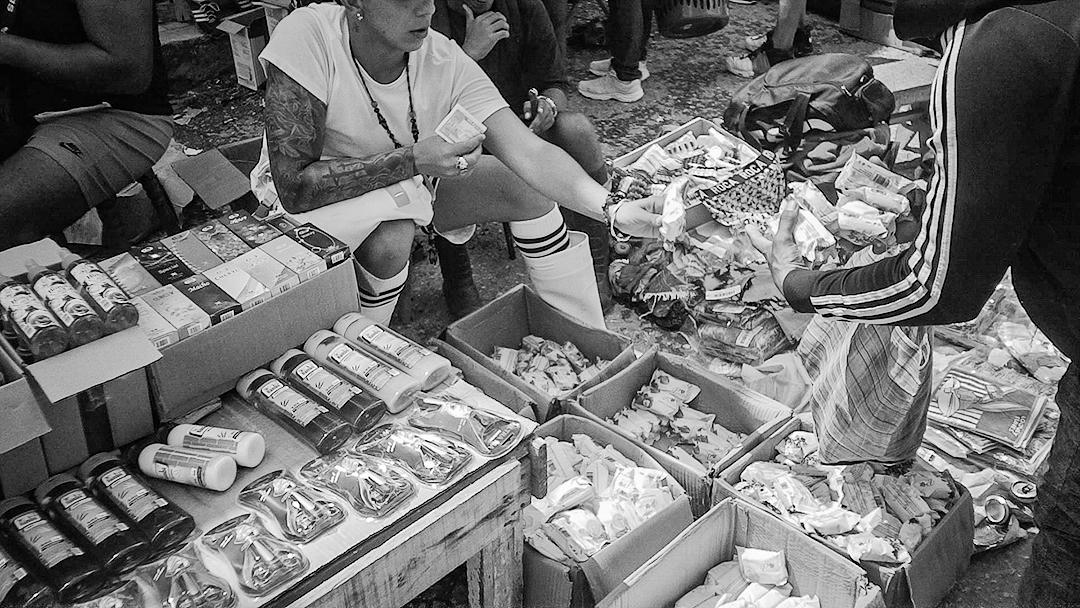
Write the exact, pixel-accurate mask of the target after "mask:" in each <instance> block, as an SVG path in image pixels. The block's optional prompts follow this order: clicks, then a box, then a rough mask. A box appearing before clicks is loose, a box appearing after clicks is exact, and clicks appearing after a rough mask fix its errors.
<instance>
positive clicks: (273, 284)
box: [232, 249, 300, 298]
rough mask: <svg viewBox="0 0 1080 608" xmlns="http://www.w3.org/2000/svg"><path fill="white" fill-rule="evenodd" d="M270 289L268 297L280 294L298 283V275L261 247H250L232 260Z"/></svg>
mask: <svg viewBox="0 0 1080 608" xmlns="http://www.w3.org/2000/svg"><path fill="white" fill-rule="evenodd" d="M232 264H234V265H236V267H237V268H240V269H242V270H244V271H245V272H247V273H248V274H250V275H251V276H252V277H254V278H255V280H256V281H258V282H260V283H262V284H263V285H265V286H266V288H267V289H269V290H270V297H271V298H272V297H274V296H276V295H280V294H283V293H285V292H286V291H288V290H290V289H292V288H293V287H296V286H297V285H299V284H300V277H299V276H298V275H297V274H296V273H295V272H293V271H291V270H289V269H288V268H286V267H285V265H284V264H282V263H281V262H279V261H277V260H275V259H274V258H272V257H270V255H269V254H268V253H266V252H265V251H263V250H262V249H252V250H251V251H249V252H247V253H245V254H244V255H242V256H240V257H238V258H236V259H235V260H233V261H232Z"/></svg>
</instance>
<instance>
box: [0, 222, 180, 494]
mask: <svg viewBox="0 0 1080 608" xmlns="http://www.w3.org/2000/svg"><path fill="white" fill-rule="evenodd" d="M61 253H62V252H61V250H60V247H59V246H58V245H57V244H56V243H55V242H53V241H51V240H48V239H46V240H42V241H37V242H35V243H30V244H27V245H22V246H19V247H14V248H12V249H8V250H6V251H2V252H0V274H4V275H7V276H13V277H16V278H25V268H26V264H25V262H26V260H28V259H34V260H36V261H37V262H38V263H39V264H41V265H43V266H47V267H49V268H52V269H59V268H60V256H61ZM0 342H3V343H4V344H2V345H0V348H2V349H3V350H4V355H0V359H4V360H5V361H6V362H5V363H0V365H2V366H4V372H5V373H4V375H5V377H7V376H10V377H12V378H14V380H13V381H12V382H9V383H7V384H5V385H3V386H0V453H5V452H8V451H9V450H11V449H14V448H19V447H22V446H24V445H25V444H26V443H27V442H28V441H31V440H34V439H37V438H39V437H40V438H41V446H42V449H43V451H44V456H45V460H46V462H47V465H48V471H49V472H50V473H58V472H60V471H63V470H65V469H67V468H70V467H72V466H75V465H77V464H79V462H82V460H83V459H85V458H86V456H87V455H88V446H87V440H88V437H87V435H86V431H85V430H84V428H83V415H84V414H85V413H94V414H96V415H98V416H99V417H100V416H101V414H102V412H101V410H100V409H99V408H100V407H102V405H103V404H104V407H105V408H106V410H105V412H104V413H105V414H106V415H107V418H108V420H109V421H110V422H111V423H113V426H115V427H116V428H115V429H113V432H111V433H110V437H108V438H105V437H90V438H89V439H90V441H91V442H93V441H94V440H98V441H102V442H105V443H102V444H99V445H106V446H108V447H109V449H111V448H112V447H115V446H119V445H122V444H123V443H127V442H130V441H132V440H134V439H136V438H138V437H140V436H142V435H145V434H148V433H150V432H153V412H152V409H151V405H150V401H149V390H148V387H147V380H146V374H145V368H146V367H147V366H148V365H150V364H152V363H153V362H154V361H157V360H158V359H159V358H160V357H161V354H160V353H159V352H158V351H157V349H156V348H154V346H153V345H152V344H151V343H150V341H149V340H147V339H146V337H145V336H144V335H143V334H142V332H141V331H140V330H139V329H138V328H135V327H133V328H130V329H127V330H124V331H121V332H118V333H115V334H111V335H108V336H105V337H103V338H101V339H100V340H96V341H94V342H91V343H89V344H84V345H82V346H79V347H77V348H73V349H71V350H68V351H66V352H63V353H60V354H59V355H56V356H53V357H50V358H48V359H44V360H42V361H38V362H35V363H30V364H26V363H25V362H23V361H22V360H21V359H20V358H19V357H18V355H17V354H16V353H15V350H14V348H13V346H12V345H10V344H7V343H6V341H5V340H2V339H0ZM140 383H141V387H140ZM111 395H115V397H111V398H110V396H111ZM140 395H141V396H142V397H141V398H140ZM91 410H92V411H91ZM30 451H33V450H32V449H28V448H22V452H23V453H24V455H28V456H29V454H28V452H30Z"/></svg>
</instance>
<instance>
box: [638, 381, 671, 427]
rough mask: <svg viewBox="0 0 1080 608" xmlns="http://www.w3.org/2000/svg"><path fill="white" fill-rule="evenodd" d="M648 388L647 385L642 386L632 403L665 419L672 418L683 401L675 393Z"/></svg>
mask: <svg viewBox="0 0 1080 608" xmlns="http://www.w3.org/2000/svg"><path fill="white" fill-rule="evenodd" d="M650 390H651V389H650V388H649V387H642V389H641V390H640V391H638V393H637V395H636V396H635V397H634V402H633V405H634V406H635V407H640V408H642V409H646V410H649V411H650V412H652V413H654V414H656V415H657V416H660V417H662V418H667V419H671V418H674V417H675V415H676V414H678V413H679V410H680V409H682V406H683V402H682V401H680V400H679V399H678V398H676V397H675V395H673V394H671V393H666V392H649V391H650Z"/></svg>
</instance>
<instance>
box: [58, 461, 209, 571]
mask: <svg viewBox="0 0 1080 608" xmlns="http://www.w3.org/2000/svg"><path fill="white" fill-rule="evenodd" d="M79 479H81V480H82V481H83V483H85V484H86V487H88V488H89V489H90V491H91V492H93V494H94V495H95V496H97V497H98V499H99V500H101V501H102V502H104V503H106V504H108V505H110V506H111V507H112V508H113V511H115V512H116V513H119V514H120V515H122V516H123V517H124V518H125V519H126V520H127V521H128V523H129V524H132V525H134V526H135V527H136V528H138V529H139V531H140V532H142V534H143V536H145V537H146V538H148V539H149V540H150V547H151V548H152V549H153V551H154V553H155V554H160V553H164V552H166V551H168V550H170V549H174V548H176V547H178V546H180V545H181V544H183V542H184V540H185V539H186V538H187V537H188V535H189V534H191V531H192V530H194V529H195V519H194V518H193V517H191V515H189V514H188V512H187V511H185V510H183V509H181V508H180V507H178V506H177V505H175V504H173V503H171V502H169V501H168V500H166V499H165V498H163V497H162V496H161V495H160V494H158V493H157V492H155V491H153V490H152V489H150V487H149V486H147V485H146V483H145V482H144V481H143V480H142V479H140V478H138V477H136V476H135V475H134V474H132V472H131V471H130V470H129V469H128V467H127V465H126V464H124V462H123V461H122V460H120V458H118V457H116V456H113V455H112V454H108V453H103V454H94V455H93V456H91V457H90V458H87V459H86V461H85V462H83V463H82V465H81V466H80V467H79Z"/></svg>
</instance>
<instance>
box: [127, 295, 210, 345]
mask: <svg viewBox="0 0 1080 608" xmlns="http://www.w3.org/2000/svg"><path fill="white" fill-rule="evenodd" d="M143 300H145V301H146V303H147V304H149V305H150V308H153V309H154V310H156V311H157V312H158V314H160V315H161V316H163V317H165V320H166V321H168V322H169V324H170V325H172V326H173V327H175V328H176V334H177V335H178V336H179V337H180V339H181V340H187V339H188V338H190V337H191V336H194V335H195V334H197V333H199V332H201V331H205V330H206V329H208V328H209V327H210V315H208V314H206V311H204V310H203V309H201V308H199V307H198V306H197V305H196V304H195V303H194V302H192V301H191V298H189V297H187V296H185V295H184V294H183V293H181V292H180V290H179V289H177V288H176V286H175V285H165V286H164V287H161V288H159V289H155V290H154V291H151V292H150V293H148V294H146V295H144V296H143Z"/></svg>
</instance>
